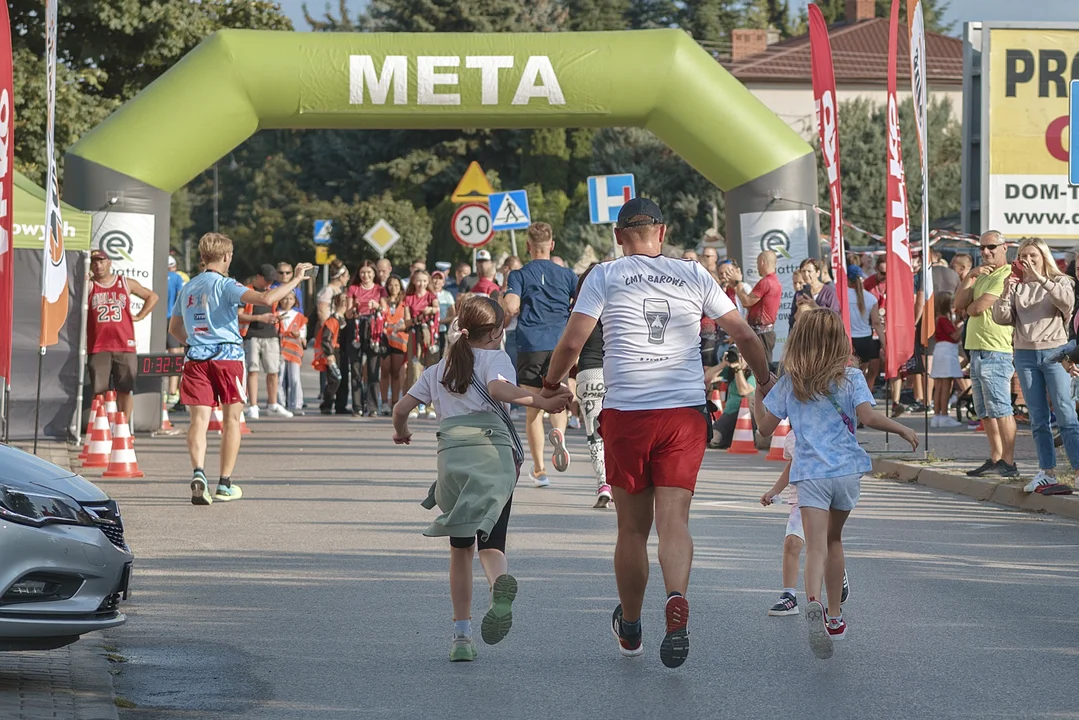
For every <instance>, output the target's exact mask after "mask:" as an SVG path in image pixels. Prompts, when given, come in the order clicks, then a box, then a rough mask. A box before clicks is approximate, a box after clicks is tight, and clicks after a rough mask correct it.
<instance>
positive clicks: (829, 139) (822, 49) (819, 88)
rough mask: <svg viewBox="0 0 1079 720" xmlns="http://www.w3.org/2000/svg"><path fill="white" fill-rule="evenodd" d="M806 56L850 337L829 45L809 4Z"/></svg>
mask: <svg viewBox="0 0 1079 720" xmlns="http://www.w3.org/2000/svg"><path fill="white" fill-rule="evenodd" d="M809 54H810V58H811V72H812V75H813V98H814V100H815V101H816V107H817V130H818V131H819V132H820V151H821V155H822V156H823V158H824V169H825V170H826V171H827V173H828V198H829V200H830V202H831V208H830V209H831V212H832V232H831V235H830V237H829V244H830V245H831V248H832V257H831V263H832V273H831V274H832V279H833V280H834V281H835V292H836V298H837V299H838V300H839V314H840V315H841V316H842V317H843V326H844V327H845V328H847V335H848V336H849V335H850V307H849V303H848V302H847V260H846V252H845V250H844V247H843V198H842V193H841V189H840V183H839V114H838V112H837V108H836V91H835V68H834V66H833V65H832V43H831V41H830V40H829V39H828V23H827V22H825V20H824V15H822V14H821V11H820V8H818V7H817V6H816V5H815V4H812V3H811V4H810V5H809Z"/></svg>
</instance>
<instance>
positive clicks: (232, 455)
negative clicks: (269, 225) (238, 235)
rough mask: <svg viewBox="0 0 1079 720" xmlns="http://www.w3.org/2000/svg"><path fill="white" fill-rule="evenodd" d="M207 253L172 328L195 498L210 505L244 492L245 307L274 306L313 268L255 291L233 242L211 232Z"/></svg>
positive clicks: (204, 245) (204, 246) (203, 249)
mask: <svg viewBox="0 0 1079 720" xmlns="http://www.w3.org/2000/svg"><path fill="white" fill-rule="evenodd" d="M199 256H200V257H201V258H202V262H203V264H204V265H205V267H206V270H205V271H204V272H202V273H200V274H199V275H196V276H195V277H194V278H193V279H192V280H191V281H190V282H188V283H187V284H185V285H184V286H183V288H181V289H180V292H179V293H178V294H177V296H176V304H175V305H174V306H173V309H172V319H171V320H169V334H170V335H174V336H175V337H176V339H177V340H178V341H179V342H180V343H181V344H184V345H186V346H187V359H186V361H185V362H184V372H183V377H182V379H181V380H180V400H181V401H182V402H183V404H184V405H186V406H187V409H188V412H190V413H191V424H190V426H189V427H188V430H187V451H188V454H189V455H190V456H191V467H192V468H193V471H194V472H193V473H192V478H191V503H192V504H193V505H209V504H210V503H212V502H213V501H215V500H218V501H229V500H238V499H239V498H241V497H242V496H243V493H242V491H241V490H240V487H239V486H238V485H233V484H232V479H231V476H232V470H233V468H234V467H235V465H236V456H237V455H238V454H239V452H240V413H241V412H242V411H243V407H244V404H245V403H246V402H247V387H246V385H247V368H246V367H245V366H244V346H243V338H242V337H241V336H240V306H241V305H271V306H272V305H274V304H275V303H277V301H278V300H280V299H281V298H283V297H284V296H285V295H288V294H289V293H291V292H292V291H293V290H294V289H295V288H296V286H297V285H299V284H300V283H301V282H302V281H303V280H304V278H305V275H306V274H307V271H308V270H310V269H311V268H312V265H311V264H310V263H300V264H299V265H297V266H296V276H295V277H294V278H293V279H292V280H290V281H289V282H287V283H284V284H283V285H280V286H278V287H276V288H273V289H266V290H262V291H260V290H252V289H251V288H248V287H245V286H244V285H242V284H241V283H240V282H239V281H237V280H234V279H232V278H230V277H229V275H228V272H229V265H231V264H232V240H230V239H229V238H228V237H226V236H225V235H221V234H219V233H206V234H205V235H203V236H202V238H201V239H200V240H199ZM217 406H219V407H220V408H221V411H222V413H221V414H222V418H221V452H220V455H221V475H220V478H219V479H218V482H217V491H216V492H215V493H213V494H211V493H210V489H209V483H208V481H207V479H206V471H205V470H204V469H203V467H204V465H205V463H206V428H207V427H208V426H209V424H210V413H211V411H212V410H213V408H214V407H217Z"/></svg>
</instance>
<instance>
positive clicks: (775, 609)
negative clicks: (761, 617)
mask: <svg viewBox="0 0 1079 720" xmlns="http://www.w3.org/2000/svg"><path fill="white" fill-rule="evenodd" d="M768 614H769V615H771V616H772V617H783V616H784V615H797V614H798V598H796V597H794V596H793V595H791V594H790V593H789V592H785V593H783V594H782V595H780V596H779V600H778V601H777V602H776V604H775V605H773V606H772V607H771V608H770V609H769V610H768Z"/></svg>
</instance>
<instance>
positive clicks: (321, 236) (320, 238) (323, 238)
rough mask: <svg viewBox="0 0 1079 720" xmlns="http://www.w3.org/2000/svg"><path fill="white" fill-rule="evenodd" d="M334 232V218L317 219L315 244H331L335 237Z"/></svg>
mask: <svg viewBox="0 0 1079 720" xmlns="http://www.w3.org/2000/svg"><path fill="white" fill-rule="evenodd" d="M332 233H333V220H316V221H315V244H316V245H329V244H330V241H331V240H332V239H333V238H332V237H331V234H332Z"/></svg>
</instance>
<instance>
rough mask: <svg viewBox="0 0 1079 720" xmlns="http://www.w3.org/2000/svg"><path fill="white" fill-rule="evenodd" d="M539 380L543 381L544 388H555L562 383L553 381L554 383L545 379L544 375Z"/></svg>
mask: <svg viewBox="0 0 1079 720" xmlns="http://www.w3.org/2000/svg"><path fill="white" fill-rule="evenodd" d="M541 382H542V383H543V389H544V390H557V389H559V388H560V387H562V383H560V382H554V383H553V382H550V381H549V380H547V378H546V377H544V378H541Z"/></svg>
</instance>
